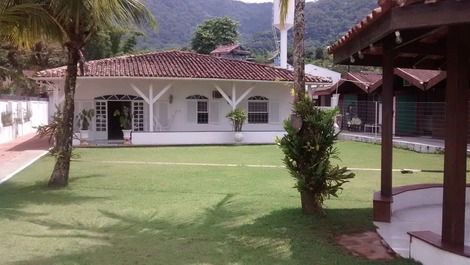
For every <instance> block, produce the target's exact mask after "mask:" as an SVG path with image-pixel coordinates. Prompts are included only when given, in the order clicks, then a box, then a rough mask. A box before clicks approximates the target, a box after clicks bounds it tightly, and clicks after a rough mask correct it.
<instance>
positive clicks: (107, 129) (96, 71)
mask: <svg viewBox="0 0 470 265" xmlns="http://www.w3.org/2000/svg"><path fill="white" fill-rule="evenodd" d="M64 75H65V67H60V68H55V69H49V70H44V71H41V72H38V73H36V74H35V77H34V78H35V79H36V80H37V81H38V82H40V83H42V84H43V85H45V86H47V87H48V90H49V91H50V93H51V103H52V104H50V105H51V106H54V105H58V104H61V103H62V102H63V100H64V96H63V92H62V87H63V83H64ZM292 80H293V73H292V72H291V71H289V70H285V69H279V68H275V67H271V66H267V65H263V64H256V63H252V62H246V61H240V60H232V59H226V58H217V57H212V56H207V55H200V54H195V53H190V52H180V51H171V52H159V53H150V54H144V55H135V56H122V57H115V58H109V59H102V60H97V61H90V62H87V63H86V64H85V67H84V73H80V75H79V77H78V80H77V90H76V96H75V100H76V108H75V111H76V113H78V112H80V111H81V110H82V109H95V113H96V115H95V117H94V118H93V122H92V125H91V128H90V140H91V142H92V143H97V144H106V143H113V142H114V141H117V143H119V141H122V132H121V128H120V126H119V120H118V117H114V115H113V113H114V112H115V110H117V109H122V108H123V106H127V107H129V108H131V109H132V125H133V133H132V143H133V144H136V145H146V144H149V145H179V144H230V143H233V142H234V137H233V136H234V135H233V132H232V125H231V123H230V122H229V120H228V119H227V118H225V115H226V114H227V113H228V112H229V111H231V110H232V109H235V108H236V107H241V108H243V109H245V110H246V112H247V114H248V121H247V123H246V124H245V126H244V127H243V134H244V140H243V141H244V143H273V139H274V137H275V136H282V135H283V133H284V130H283V123H282V122H283V120H284V119H286V118H288V117H289V115H290V113H291V103H292V98H293V97H292V96H291V87H292V85H291V83H292ZM306 82H307V84H309V85H315V84H319V83H322V84H324V83H327V82H330V81H329V80H328V79H324V78H320V77H314V76H310V75H307V76H306ZM76 130H77V131H78V128H76Z"/></svg>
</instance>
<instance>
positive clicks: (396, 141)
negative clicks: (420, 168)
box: [339, 131, 470, 155]
mask: <svg viewBox="0 0 470 265" xmlns="http://www.w3.org/2000/svg"><path fill="white" fill-rule="evenodd" d="M339 138H340V139H342V140H350V141H356V142H364V143H377V144H379V143H381V141H382V135H381V134H380V133H378V132H375V133H370V132H349V131H343V132H341V133H340V135H339ZM393 145H394V146H395V147H399V148H405V149H408V150H411V151H415V152H419V153H442V152H444V145H445V143H444V140H443V139H436V138H432V137H430V136H394V137H393ZM467 154H469V155H470V144H467Z"/></svg>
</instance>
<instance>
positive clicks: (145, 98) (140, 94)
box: [131, 84, 150, 103]
mask: <svg viewBox="0 0 470 265" xmlns="http://www.w3.org/2000/svg"><path fill="white" fill-rule="evenodd" d="M131 87H132V89H134V91H135V92H136V93H137V94H139V96H140V97H142V98H143V99H144V101H145V102H146V103H150V99H149V98H148V97H147V96H145V94H144V93H143V92H142V91H141V90H140V89H139V88H138V87H136V86H134V85H133V84H131Z"/></svg>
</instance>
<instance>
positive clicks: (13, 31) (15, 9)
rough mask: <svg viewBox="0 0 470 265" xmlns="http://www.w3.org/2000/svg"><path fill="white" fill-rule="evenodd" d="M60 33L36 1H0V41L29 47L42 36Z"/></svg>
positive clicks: (47, 36) (52, 37) (42, 37)
mask: <svg viewBox="0 0 470 265" xmlns="http://www.w3.org/2000/svg"><path fill="white" fill-rule="evenodd" d="M60 35H61V32H60V28H59V27H58V25H57V24H56V23H55V21H54V19H53V18H52V17H51V16H50V15H49V14H48V13H47V12H46V10H45V9H44V8H42V5H41V4H40V3H39V2H38V1H33V0H2V1H0V41H2V42H7V43H9V44H10V45H12V46H14V47H22V48H30V47H32V46H33V45H34V44H35V43H37V42H38V41H41V40H43V39H44V38H48V39H54V38H56V37H58V36H60Z"/></svg>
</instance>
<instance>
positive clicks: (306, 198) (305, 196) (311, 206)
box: [300, 190, 323, 214]
mask: <svg viewBox="0 0 470 265" xmlns="http://www.w3.org/2000/svg"><path fill="white" fill-rule="evenodd" d="M300 202H301V204H302V212H303V213H305V214H321V213H322V212H323V211H322V209H321V206H320V205H318V202H316V201H315V196H314V193H313V192H312V191H310V190H307V191H301V192H300Z"/></svg>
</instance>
